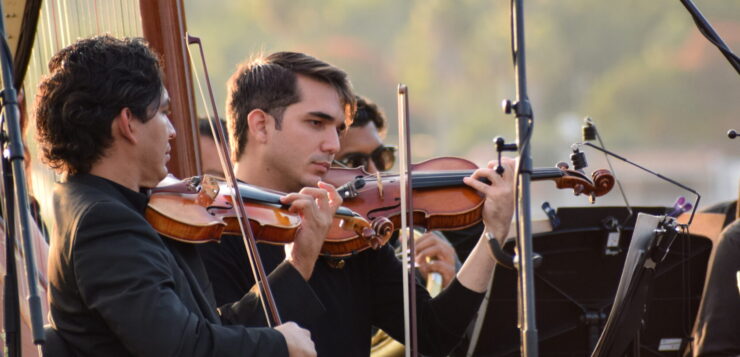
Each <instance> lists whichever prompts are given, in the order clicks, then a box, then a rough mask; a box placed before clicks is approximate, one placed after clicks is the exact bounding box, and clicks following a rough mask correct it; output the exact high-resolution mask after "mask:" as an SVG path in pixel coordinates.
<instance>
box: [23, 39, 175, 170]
mask: <svg viewBox="0 0 740 357" xmlns="http://www.w3.org/2000/svg"><path fill="white" fill-rule="evenodd" d="M162 78H163V74H162V70H161V68H160V64H159V57H158V56H157V55H156V54H155V53H154V52H153V51H152V50H150V49H149V47H148V46H147V43H146V41H145V40H143V39H141V38H125V39H117V38H115V37H112V36H108V35H105V36H98V37H92V38H88V39H83V40H80V41H78V42H76V43H74V44H72V45H70V46H68V47H66V48H64V49H62V50H61V51H59V53H57V54H56V55H54V56H53V57H52V58H51V60H50V61H49V74H48V75H47V76H46V77H45V78H43V80H42V81H41V84H39V91H38V94H37V96H36V110H35V114H36V130H37V135H38V139H39V141H40V144H41V150H42V155H43V160H44V162H45V163H47V164H48V165H49V166H50V167H52V168H54V169H55V170H57V171H61V172H63V173H67V174H70V175H73V174H77V173H87V172H89V171H90V170H91V168H92V165H93V164H94V163H95V162H96V161H97V160H99V159H100V158H101V157H102V156H103V154H104V151H105V150H106V149H107V148H109V147H110V145H111V144H112V142H113V136H112V133H111V124H112V122H113V119H115V117H116V116H117V115H118V114H119V113H120V112H121V110H123V108H129V109H130V110H131V113H132V114H133V115H134V117H136V118H137V119H138V120H141V121H142V122H146V121H148V120H149V119H151V118H152V117H153V116H154V114H156V110H157V109H158V107H159V104H160V103H159V101H160V99H161V95H162V90H163V88H164V87H163V79H162Z"/></svg>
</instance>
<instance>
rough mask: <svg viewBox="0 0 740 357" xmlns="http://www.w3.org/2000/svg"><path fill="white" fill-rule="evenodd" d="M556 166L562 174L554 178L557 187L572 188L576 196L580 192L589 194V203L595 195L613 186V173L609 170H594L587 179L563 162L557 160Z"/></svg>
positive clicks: (604, 192)
mask: <svg viewBox="0 0 740 357" xmlns="http://www.w3.org/2000/svg"><path fill="white" fill-rule="evenodd" d="M557 167H558V168H559V169H560V170H561V171H562V174H563V176H562V177H559V178H556V179H555V184H556V186H557V188H559V189H566V188H570V189H573V193H574V194H575V195H576V196H578V195H580V194H586V195H589V201H591V203H593V202H594V201H595V200H596V197H600V196H603V195H605V194H607V193H609V191H611V189H612V187H614V182H615V181H614V175H612V173H611V172H610V171H609V170H605V169H599V170H595V171H594V172H593V173H592V174H591V178H590V179H589V178H588V177H587V176H586V175H585V174H584V173H583V172H580V171H576V170H570V169H568V164H566V163H564V162H559V163H558V164H557Z"/></svg>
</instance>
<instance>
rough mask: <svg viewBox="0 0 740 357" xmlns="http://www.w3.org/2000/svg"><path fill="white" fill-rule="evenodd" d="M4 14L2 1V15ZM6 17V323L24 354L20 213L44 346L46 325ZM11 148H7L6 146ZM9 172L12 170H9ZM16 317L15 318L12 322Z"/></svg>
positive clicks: (1, 137) (2, 55)
mask: <svg viewBox="0 0 740 357" xmlns="http://www.w3.org/2000/svg"><path fill="white" fill-rule="evenodd" d="M2 14H4V11H3V9H2V4H1V3H0V15H2ZM4 18H5V17H4V16H0V37H1V38H0V67H1V69H0V70H2V77H3V90H2V92H0V99H2V107H3V108H2V109H3V115H2V122H3V124H2V125H1V126H0V141H1V142H2V147H3V155H2V165H0V167H2V171H3V174H2V177H3V181H4V185H3V187H4V189H5V192H4V197H5V200H4V204H3V212H4V213H5V215H4V217H5V222H6V223H5V224H6V232H5V233H6V235H5V237H6V244H7V254H6V256H5V261H6V263H7V266H8V267H7V270H6V274H7V275H6V284H7V285H6V293H10V294H15V295H13V296H7V295H6V296H5V301H6V304H7V305H6V307H5V314H6V315H5V319H6V321H5V323H6V325H5V326H12V327H14V328H16V331H15V333H16V335H15V336H13V339H14V340H15V341H12V340H13V339H8V355H9V356H20V353H21V351H20V343H18V342H19V341H20V335H19V333H18V332H17V328H18V327H19V326H20V319H19V316H20V311H19V309H18V288H17V275H16V274H15V271H16V266H15V239H16V232H17V230H18V227H16V226H15V225H16V214H17V218H18V222H19V223H20V234H21V238H22V245H23V252H24V254H23V257H24V259H25V264H26V279H27V283H28V289H29V296H28V306H29V309H30V314H31V326H32V331H33V343H34V344H36V345H38V346H39V347H40V346H41V345H43V343H44V341H45V339H44V330H43V328H44V326H43V319H42V316H41V298H40V297H39V294H38V289H37V283H36V281H37V280H36V279H37V278H36V277H37V274H36V261H35V254H34V250H33V244H32V241H31V229H30V227H31V223H30V219H29V218H30V214H29V212H30V210H29V205H28V189H27V187H26V175H25V168H24V160H25V157H24V150H23V141H22V134H21V128H20V122H19V118H20V114H19V109H18V93H17V92H16V90H15V87H14V85H13V69H12V68H13V67H12V66H13V61H12V56H11V54H10V48H9V47H8V42H7V40H6V35H5V23H4ZM6 148H7V149H6ZM9 171H12V173H11V172H9ZM9 320H13V321H9Z"/></svg>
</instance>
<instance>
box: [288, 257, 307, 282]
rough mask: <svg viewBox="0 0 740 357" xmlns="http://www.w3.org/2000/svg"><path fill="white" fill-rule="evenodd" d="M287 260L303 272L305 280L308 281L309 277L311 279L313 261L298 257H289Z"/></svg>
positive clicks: (300, 272) (299, 271)
mask: <svg viewBox="0 0 740 357" xmlns="http://www.w3.org/2000/svg"><path fill="white" fill-rule="evenodd" d="M286 260H287V261H288V263H290V265H292V266H293V268H294V269H295V270H297V271H298V273H299V274H301V276H302V277H303V279H304V280H306V281H308V279H311V274H313V267H314V263H313V262H306V261H305V260H302V259H298V258H296V257H288V258H287V259H286Z"/></svg>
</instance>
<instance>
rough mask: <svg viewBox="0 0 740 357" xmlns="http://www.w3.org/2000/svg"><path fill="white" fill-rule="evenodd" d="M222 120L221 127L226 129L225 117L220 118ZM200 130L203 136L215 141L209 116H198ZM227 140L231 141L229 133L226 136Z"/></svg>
mask: <svg viewBox="0 0 740 357" xmlns="http://www.w3.org/2000/svg"><path fill="white" fill-rule="evenodd" d="M219 121H220V122H221V127H223V128H224V129H226V122H225V121H224V120H223V119H219ZM198 132H199V133H200V136H201V137H204V138H209V139H211V140H213V141H215V139H214V136H213V132H212V131H211V123H210V122H209V120H208V118H198ZM226 141H227V142H228V141H229V138H228V135H227V137H226Z"/></svg>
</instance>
